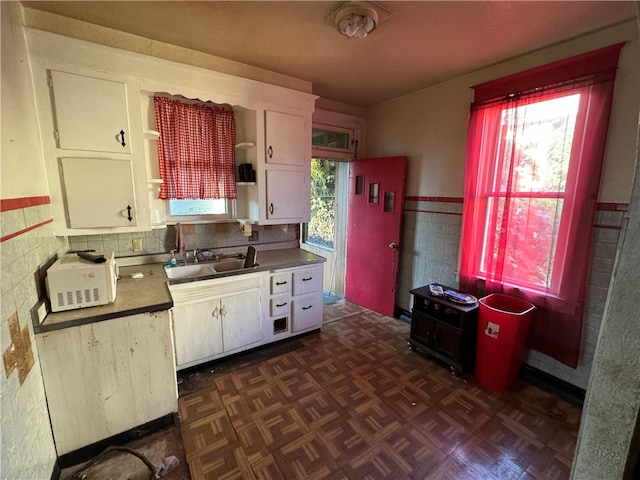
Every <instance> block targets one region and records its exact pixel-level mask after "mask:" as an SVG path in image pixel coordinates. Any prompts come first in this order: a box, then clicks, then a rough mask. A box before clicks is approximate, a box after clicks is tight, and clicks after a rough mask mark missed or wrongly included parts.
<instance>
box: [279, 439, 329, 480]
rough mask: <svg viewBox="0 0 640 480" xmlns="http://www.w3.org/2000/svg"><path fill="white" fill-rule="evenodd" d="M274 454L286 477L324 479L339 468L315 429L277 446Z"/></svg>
mask: <svg viewBox="0 0 640 480" xmlns="http://www.w3.org/2000/svg"><path fill="white" fill-rule="evenodd" d="M273 456H274V458H275V459H276V462H277V464H278V467H279V468H280V471H281V472H282V473H283V474H284V476H285V478H304V479H323V478H326V477H328V476H329V475H331V472H332V471H334V470H336V469H337V468H338V466H337V464H336V463H335V462H334V461H333V459H332V458H331V456H330V455H329V454H328V452H327V451H326V449H325V446H324V443H323V442H322V440H321V439H320V438H319V437H318V435H317V434H316V433H315V432H313V431H309V432H307V433H306V434H304V435H302V436H299V437H296V438H294V439H293V440H291V441H288V442H286V443H283V444H281V445H279V446H277V447H275V448H274V449H273Z"/></svg>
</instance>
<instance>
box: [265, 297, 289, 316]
mask: <svg viewBox="0 0 640 480" xmlns="http://www.w3.org/2000/svg"><path fill="white" fill-rule="evenodd" d="M269 312H270V314H271V316H272V317H276V316H278V315H288V314H289V295H278V296H275V297H272V298H271V303H270V308H269Z"/></svg>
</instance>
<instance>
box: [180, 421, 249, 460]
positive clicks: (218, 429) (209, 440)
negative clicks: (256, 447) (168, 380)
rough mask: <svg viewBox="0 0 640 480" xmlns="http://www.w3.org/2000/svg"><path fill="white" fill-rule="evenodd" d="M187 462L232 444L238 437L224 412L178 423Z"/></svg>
mask: <svg viewBox="0 0 640 480" xmlns="http://www.w3.org/2000/svg"><path fill="white" fill-rule="evenodd" d="M180 433H181V435H182V442H183V444H184V451H185V456H186V458H187V461H188V462H190V461H191V460H192V459H193V458H195V457H197V456H199V455H202V454H206V453H209V452H211V451H215V450H219V449H221V448H224V447H226V446H228V445H231V444H232V443H234V442H235V441H236V440H237V439H238V437H237V435H236V431H235V430H234V428H233V425H231V420H230V419H229V416H228V415H227V412H226V411H221V412H216V413H212V414H210V415H207V416H206V417H201V418H198V419H195V420H192V421H185V422H182V421H181V423H180Z"/></svg>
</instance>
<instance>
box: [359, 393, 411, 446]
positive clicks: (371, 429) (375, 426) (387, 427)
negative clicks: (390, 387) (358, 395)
mask: <svg viewBox="0 0 640 480" xmlns="http://www.w3.org/2000/svg"><path fill="white" fill-rule="evenodd" d="M348 414H349V416H350V417H351V418H353V419H354V420H355V421H356V423H357V424H358V425H359V426H360V427H361V428H362V429H363V430H364V431H365V432H366V433H367V434H368V435H369V436H370V437H371V438H372V439H373V440H374V441H378V440H380V439H381V438H382V437H384V436H385V435H387V434H388V433H389V432H392V431H394V430H396V429H398V428H402V425H403V423H404V422H403V421H402V419H401V418H400V417H399V416H398V415H396V413H395V412H394V411H393V410H391V409H390V408H389V407H388V406H387V405H386V404H385V403H384V402H383V401H381V400H379V399H377V398H376V399H372V400H369V401H367V402H364V403H361V404H359V405H356V406H355V408H352V409H350V410H349V413H348Z"/></svg>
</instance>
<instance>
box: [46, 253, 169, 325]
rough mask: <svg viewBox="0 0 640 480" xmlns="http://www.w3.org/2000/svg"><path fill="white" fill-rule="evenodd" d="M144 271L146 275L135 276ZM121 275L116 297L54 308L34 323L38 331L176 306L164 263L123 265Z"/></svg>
mask: <svg viewBox="0 0 640 480" xmlns="http://www.w3.org/2000/svg"><path fill="white" fill-rule="evenodd" d="M134 273H142V274H143V275H144V276H143V277H142V278H132V277H131V275H132V274H134ZM120 275H121V277H122V278H121V279H120V280H118V286H117V288H116V301H115V302H113V303H108V304H106V305H98V306H95V307H87V308H79V309H76V310H67V311H65V312H55V313H54V312H50V313H49V314H48V315H47V316H46V317H45V319H44V321H43V322H42V323H41V324H40V325H34V327H33V330H34V332H35V333H42V332H48V331H51V330H59V329H61V328H68V327H76V326H78V325H83V324H86V323H93V322H99V321H102V320H109V319H111V318H118V317H126V316H128V315H136V314H138V313H147V312H158V311H161V310H169V309H170V308H171V307H173V300H172V299H171V293H170V292H169V288H168V286H167V276H166V275H165V273H164V269H163V266H162V265H161V264H157V263H156V264H148V265H135V266H129V267H120Z"/></svg>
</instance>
